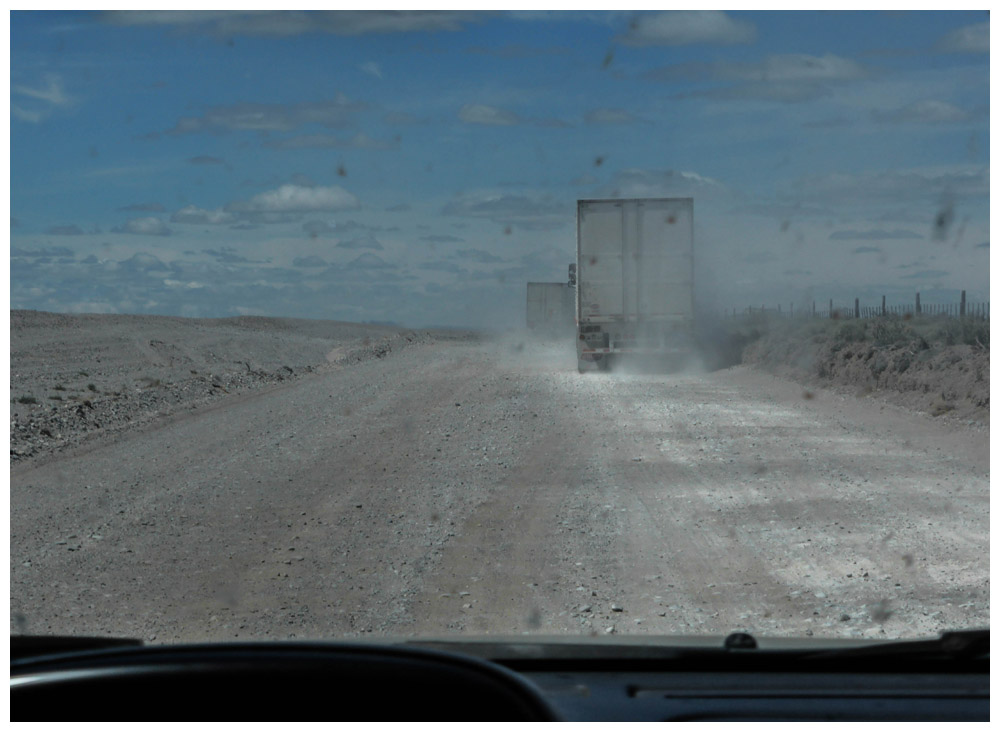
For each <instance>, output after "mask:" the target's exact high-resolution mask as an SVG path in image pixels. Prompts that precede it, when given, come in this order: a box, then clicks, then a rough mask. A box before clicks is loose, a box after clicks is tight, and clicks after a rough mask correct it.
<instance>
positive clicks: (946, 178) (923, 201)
mask: <svg viewBox="0 0 1000 732" xmlns="http://www.w3.org/2000/svg"><path fill="white" fill-rule="evenodd" d="M789 190H790V194H789V195H791V196H792V197H794V198H795V199H796V200H799V201H802V200H808V201H815V202H817V203H822V204H824V205H844V204H858V205H860V204H884V203H899V202H901V201H902V202H906V203H907V204H911V205H912V204H915V203H917V204H920V205H924V206H926V205H927V204H928V203H929V202H931V201H933V202H934V203H935V205H936V203H937V202H938V200H939V199H940V198H941V196H942V195H945V194H948V195H951V196H956V197H959V198H962V199H965V200H968V199H972V198H985V197H988V196H989V190H990V188H989V169H987V168H980V167H964V166H963V167H960V166H955V167H950V168H946V169H929V170H923V169H910V170H906V169H901V170H887V171H879V172H869V173H861V174H856V175H851V174H846V173H831V174H829V175H822V176H811V177H805V178H800V179H798V180H797V181H795V182H794V184H793V185H792V186H791V187H790V189H789ZM928 215H930V213H928Z"/></svg>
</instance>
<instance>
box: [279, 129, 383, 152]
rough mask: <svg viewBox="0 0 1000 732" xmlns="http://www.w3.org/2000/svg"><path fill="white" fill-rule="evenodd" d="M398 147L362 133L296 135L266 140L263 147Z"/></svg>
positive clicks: (367, 148)
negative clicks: (342, 135)
mask: <svg viewBox="0 0 1000 732" xmlns="http://www.w3.org/2000/svg"><path fill="white" fill-rule="evenodd" d="M398 146H399V143H398V142H396V141H388V140H376V139H374V138H371V137H369V136H368V135H366V134H365V133H363V132H359V133H358V134H356V135H354V136H353V137H349V138H341V137H334V136H332V135H297V136H295V137H287V138H285V139H283V140H267V141H266V142H265V143H264V147H269V148H272V149H274V150H301V149H303V148H342V149H344V148H346V149H356V150H392V149H394V148H396V147H398Z"/></svg>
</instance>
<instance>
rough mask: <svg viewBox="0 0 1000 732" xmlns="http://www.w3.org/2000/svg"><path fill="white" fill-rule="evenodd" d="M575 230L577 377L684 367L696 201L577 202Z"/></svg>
mask: <svg viewBox="0 0 1000 732" xmlns="http://www.w3.org/2000/svg"><path fill="white" fill-rule="evenodd" d="M576 222H577V237H576V241H577V250H576V252H577V258H576V261H577V287H576V293H577V303H576V321H577V341H576V346H577V356H578V367H579V370H580V372H581V373H582V372H584V371H588V370H595V369H596V370H607V369H609V368H610V365H611V363H612V361H614V360H618V359H635V360H642V361H643V362H647V363H649V362H652V363H655V364H659V365H662V366H664V367H668V366H671V365H674V364H676V363H678V362H679V361H681V360H683V359H684V358H685V357H686V356H687V355H688V354H689V353H690V352H691V349H692V342H693V340H692V339H693V326H694V200H693V199H691V198H634V199H611V200H585V201H577V217H576Z"/></svg>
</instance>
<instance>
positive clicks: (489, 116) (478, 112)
mask: <svg viewBox="0 0 1000 732" xmlns="http://www.w3.org/2000/svg"><path fill="white" fill-rule="evenodd" d="M458 118H459V119H460V120H462V121H463V122H465V123H466V124H470V125H498V126H508V125H517V124H521V122H522V120H521V118H520V117H519V116H518V115H517V114H515V113H514V112H511V111H509V110H506V109H500V108H499V107H491V106H489V105H487V104H466V105H464V106H463V107H462V108H461V109H460V110H458Z"/></svg>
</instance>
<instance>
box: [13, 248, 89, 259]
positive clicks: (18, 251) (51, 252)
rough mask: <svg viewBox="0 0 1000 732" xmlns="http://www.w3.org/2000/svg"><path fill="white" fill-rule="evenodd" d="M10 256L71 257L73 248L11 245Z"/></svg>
mask: <svg viewBox="0 0 1000 732" xmlns="http://www.w3.org/2000/svg"><path fill="white" fill-rule="evenodd" d="M10 256H12V257H72V256H73V250H72V249H67V248H66V247H43V248H41V249H22V248H21V247H11V248H10Z"/></svg>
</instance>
